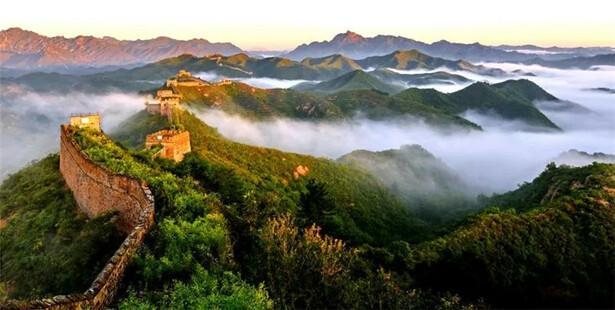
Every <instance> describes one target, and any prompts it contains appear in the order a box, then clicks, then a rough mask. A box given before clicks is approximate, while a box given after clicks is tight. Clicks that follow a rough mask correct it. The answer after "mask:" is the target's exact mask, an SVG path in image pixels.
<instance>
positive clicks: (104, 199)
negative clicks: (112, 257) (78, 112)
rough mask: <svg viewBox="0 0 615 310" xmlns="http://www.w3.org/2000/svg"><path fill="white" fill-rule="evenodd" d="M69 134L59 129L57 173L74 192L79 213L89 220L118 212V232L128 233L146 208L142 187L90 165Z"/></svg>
mask: <svg viewBox="0 0 615 310" xmlns="http://www.w3.org/2000/svg"><path fill="white" fill-rule="evenodd" d="M70 130H71V127H69V126H66V125H62V127H61V133H60V141H61V145H60V173H62V176H63V177H64V179H65V180H66V184H67V185H68V187H69V188H70V189H71V190H72V191H73V195H74V197H75V200H76V201H77V204H78V205H79V209H80V210H81V211H83V212H84V213H86V214H87V215H88V216H89V217H94V216H96V215H98V214H101V213H105V212H110V211H117V212H118V219H117V222H116V224H117V227H118V229H119V230H120V231H122V232H124V233H129V232H130V231H131V230H132V229H133V228H134V227H135V226H137V223H138V221H139V215H140V214H141V212H143V211H144V210H145V209H146V208H147V205H148V199H147V197H146V195H145V193H144V191H143V186H144V184H143V183H142V182H141V181H140V180H138V179H136V178H133V177H129V176H126V175H121V174H115V173H113V172H111V171H109V169H107V168H105V167H102V166H100V165H98V164H97V163H95V162H94V161H92V160H91V159H90V158H89V157H88V156H87V155H85V154H84V153H83V151H82V150H81V148H80V147H79V145H78V144H77V142H76V141H75V140H74V139H73V138H72V135H71V133H70Z"/></svg>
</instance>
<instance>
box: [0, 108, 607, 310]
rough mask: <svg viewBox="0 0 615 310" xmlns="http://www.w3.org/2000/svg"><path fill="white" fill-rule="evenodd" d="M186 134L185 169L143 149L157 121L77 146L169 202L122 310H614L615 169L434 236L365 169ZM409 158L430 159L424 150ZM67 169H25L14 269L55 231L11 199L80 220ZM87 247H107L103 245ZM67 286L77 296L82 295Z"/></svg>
mask: <svg viewBox="0 0 615 310" xmlns="http://www.w3.org/2000/svg"><path fill="white" fill-rule="evenodd" d="M173 125H174V126H175V127H176V128H178V129H184V130H188V131H189V132H190V137H191V144H192V149H193V152H191V153H188V154H186V157H185V158H184V160H183V161H182V162H179V163H175V162H173V161H170V160H166V159H161V158H156V157H154V156H153V155H154V153H155V152H156V150H145V149H143V145H142V141H143V140H142V139H141V138H138V137H140V136H141V135H143V134H144V133H150V132H152V131H155V130H157V129H160V128H169V126H171V124H169V123H168V122H167V121H166V118H162V117H160V116H154V115H150V114H148V113H147V112H145V111H142V112H140V113H138V114H136V115H134V116H132V117H131V118H129V120H128V121H127V122H126V123H124V124H123V125H121V126H120V127H119V128H120V131H119V132H116V133H115V134H114V135H112V136H113V137H114V138H109V137H108V136H106V135H104V134H103V133H101V132H95V131H91V130H88V129H80V130H75V131H74V132H73V133H72V134H73V137H74V138H75V140H76V141H77V143H78V144H79V145H80V147H81V148H82V149H83V151H84V152H85V153H86V154H87V155H88V156H89V157H90V158H91V159H92V160H94V161H96V162H98V163H99V164H102V165H104V166H106V167H108V168H109V169H110V170H111V171H113V172H116V173H123V174H128V175H131V176H134V177H137V178H140V179H142V180H144V181H145V182H146V183H147V184H148V187H149V188H150V189H151V191H152V193H153V195H154V199H155V205H156V219H155V220H156V225H155V226H154V229H153V230H152V231H151V232H150V233H149V234H148V236H147V238H146V240H145V243H144V246H143V248H142V250H141V251H140V252H139V253H138V255H137V257H136V258H135V261H134V263H133V265H132V266H131V268H130V270H128V272H127V273H126V275H125V278H124V280H123V286H122V287H121V289H120V291H118V295H117V298H118V300H117V303H116V304H115V305H113V306H117V307H119V308H137V307H141V308H147V309H156V308H215V307H219V308H232V309H237V308H241V309H244V308H246V309H271V308H300V309H305V308H379V309H380V308H387V309H389V308H390V309H399V308H403V309H409V308H419V309H425V308H430V309H431V308H442V309H444V308H453V309H458V308H462V307H470V308H472V307H479V306H482V307H496V308H561V307H575V308H592V307H598V308H612V307H613V306H615V305H613V300H614V298H613V297H614V295H613V294H614V291H615V288H614V287H613V283H614V282H613V279H614V274H613V272H614V270H615V266H614V264H615V262H614V261H613V259H612V258H613V257H614V254H615V242H614V241H615V166H614V165H609V164H593V165H591V166H586V167H580V168H570V167H566V166H560V167H556V166H555V165H549V166H548V167H547V168H546V170H545V171H544V172H543V173H542V174H541V175H540V176H538V177H537V178H536V179H535V180H534V181H532V182H531V183H528V184H525V185H522V186H521V187H520V188H519V189H517V190H515V191H512V192H510V193H506V194H502V195H497V196H493V197H482V198H481V199H480V202H481V203H482V205H478V206H475V207H479V208H481V210H479V211H477V213H474V214H471V215H463V214H458V215H459V216H458V217H457V218H455V219H453V220H456V221H454V222H453V223H451V222H450V221H448V222H447V223H448V224H447V225H446V226H442V225H432V226H429V225H426V224H425V221H424V220H423V219H421V216H422V214H415V213H413V212H412V211H411V209H412V208H411V207H413V206H412V205H409V203H410V202H409V201H405V202H402V201H401V200H400V199H398V198H396V197H395V196H394V195H393V193H391V191H390V190H388V189H387V187H386V185H385V184H383V182H382V181H380V180H379V179H377V178H376V177H375V176H373V175H372V174H370V173H369V172H368V171H367V170H365V169H363V168H361V167H358V166H356V165H349V164H345V163H340V162H335V161H332V160H329V159H323V158H315V157H312V156H307V155H300V154H294V153H287V152H282V151H278V150H273V149H268V148H262V147H257V146H249V145H245V144H240V143H236V142H232V141H229V140H227V139H225V138H224V137H222V136H221V135H220V134H218V133H217V131H216V130H215V129H214V128H212V127H209V126H207V125H206V124H204V123H203V122H202V121H200V120H199V119H198V118H196V117H195V116H194V115H192V114H190V113H189V112H186V111H177V114H176V117H174V122H173ZM114 139H115V140H114ZM408 153H409V155H408V156H411V157H413V156H418V157H419V158H423V159H428V158H429V156H427V154H426V153H425V152H423V151H420V150H419V149H415V150H414V152H408ZM381 155H384V156H389V155H395V156H397V155H399V154H396V152H384V153H383V154H378V156H381ZM419 155H420V156H419ZM54 161H55V162H57V157H56V159H54V158H53V157H51V159H46V160H45V161H44V162H46V163H47V164H45V165H43V166H37V168H35V169H34V170H32V169H24V170H23V171H22V172H20V174H19V175H20V177H18V178H15V177H13V178H9V179H7V181H5V183H4V184H3V185H2V187H1V189H2V190H1V191H0V194H1V195H0V198H1V199H0V207H2V208H1V210H2V214H1V216H2V221H3V222H2V223H7V222H5V221H8V224H3V225H4V227H0V233H2V238H1V240H2V242H1V243H0V245H1V246H2V255H3V259H6V258H5V256H4V255H5V254H4V253H7V251H6V249H11V252H10V253H11V255H12V256H11V257H21V258H28V257H30V256H33V255H36V254H34V253H39V252H37V251H38V249H40V246H41V245H40V244H41V240H39V239H37V238H34V239H32V238H30V237H29V236H30V235H29V234H21V233H19V231H23V229H26V228H30V227H33V226H31V225H32V223H37V222H39V221H40V219H39V218H40V216H42V214H41V213H40V212H38V211H36V210H39V209H40V207H37V208H39V209H36V208H35V209H32V208H33V207H32V206H31V205H25V206H26V208H27V209H23V210H21V209H20V208H22V205H23V204H14V203H12V200H7V197H9V198H10V197H14V196H11V195H20V196H24V195H25V196H24V197H31V198H32V199H35V200H36V199H38V200H36V201H39V202H40V206H48V207H54V208H57V207H58V205H59V202H58V201H56V200H54V198H53V197H54V196H53V195H52V196H48V195H49V194H52V193H57V197H58V199H62V201H66V202H69V203H67V206H69V207H71V203H70V199H69V198H70V197H68V198H67V196H66V194H67V192H66V191H65V190H62V189H61V182H56V181H54V180H53V178H52V179H49V178H46V177H45V176H51V175H53V174H54V173H56V175H57V167H55V168H54V164H53V163H54ZM429 162H431V163H434V164H436V163H437V162H436V161H434V159H433V158H429ZM399 163H400V164H404V161H403V160H400V161H399ZM41 167H42V168H41ZM44 167H47V168H44ZM410 170H412V169H408V171H410ZM54 171H55V172H54ZM39 179H40V181H36V180H39ZM30 180H34V181H35V182H30ZM45 180H47V181H45ZM22 181H28V182H27V183H28V184H26V182H22ZM48 181H49V182H48ZM7 182H8V183H7ZM11 190H13V191H11ZM49 190H51V191H52V192H49ZM13 192H14V193H18V194H14V193H13ZM54 195H55V194H54ZM15 197H17V196H15ZM20 199H21V200H23V198H20ZM414 203H420V202H416V201H415V202H414ZM493 205H497V206H499V207H500V208H497V207H493ZM72 206H73V207H74V205H72ZM6 210H9V211H8V212H7V211H6ZM28 210H34V212H24V211H28ZM43 210H45V212H50V211H49V210H47V208H44V209H43ZM67 210H68V209H67ZM15 214H17V215H15ZM73 215H74V214H73ZM11 216H13V218H10V217H11ZM23 219H27V220H25V221H24V220H23ZM107 220H108V218H103V219H101V220H98V221H96V222H97V223H98V224H95V225H93V226H88V225H87V224H86V226H79V225H77V226H75V227H74V228H73V226H70V227H65V226H60V228H61V229H59V228H58V229H56V228H54V229H52V230H44V229H43V230H41V231H42V232H43V233H44V234H43V236H45V238H50V237H53V235H54V234H60V235H61V234H62V233H63V232H65V231H74V232H79V231H83V232H85V233H88V232H91V231H99V230H100V229H103V230H104V228H105V227H108V224H106V223H107ZM92 222H95V221H92ZM42 223H47V224H49V223H50V222H42ZM67 223H68V224H70V225H76V224H71V223H74V222H70V221H69V222H67ZM51 224H53V223H51ZM51 224H50V225H51ZM11 225H16V226H13V228H11V229H8V228H9V227H11ZM105 225H107V226H105ZM79 227H81V228H79ZM69 228H70V229H69ZM67 229H69V230H67ZM37 235H38V234H37ZM7 236H8V237H7ZM87 236H90V237H91V236H92V235H89V234H87ZM15 240H17V241H19V242H17V243H15V242H16V241H15ZM84 240H86V241H87V240H90V241H89V242H93V243H88V244H89V245H96V240H97V239H96V238H93V239H88V238H86V239H84ZM73 243H74V241H73ZM11 244H12V245H13V246H11ZM7 245H8V246H11V247H10V248H9V247H7ZM61 248H62V247H59V249H61ZM33 251H34V252H33ZM83 257H85V256H83ZM25 261H26V262H27V261H28V260H27V259H26V260H25ZM11 266H12V265H11ZM80 266H82V265H79V264H66V265H63V267H62V268H63V269H62V270H63V272H61V273H60V272H56V273H53V274H49V273H41V274H38V275H37V279H38V281H40V282H41V284H44V283H51V282H47V281H48V279H57V278H61V279H64V278H65V277H63V276H64V275H67V276H69V275H70V276H73V275H75V274H78V269H79V268H82V267H80ZM3 268H4V267H3ZM24 268H25V267H24ZM4 275H5V273H4V272H3V273H2V276H3V277H4ZM46 277H48V278H46ZM3 281H4V278H3ZM57 283H59V284H57V285H58V287H61V288H63V289H68V286H66V287H64V285H67V284H66V283H68V282H57ZM3 285H4V284H3ZM2 287H5V286H2ZM32 289H36V288H32ZM36 293H37V292H36V291H27V292H26V294H30V295H32V296H35V295H36Z"/></svg>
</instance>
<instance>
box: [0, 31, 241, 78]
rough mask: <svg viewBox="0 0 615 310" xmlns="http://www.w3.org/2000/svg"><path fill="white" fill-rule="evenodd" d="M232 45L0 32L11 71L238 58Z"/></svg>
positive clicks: (1, 56)
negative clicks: (180, 57)
mask: <svg viewBox="0 0 615 310" xmlns="http://www.w3.org/2000/svg"><path fill="white" fill-rule="evenodd" d="M239 52H241V49H240V48H238V47H237V46H235V45H233V44H231V43H212V42H209V41H207V40H204V39H192V40H188V41H182V40H175V39H171V38H168V37H158V38H155V39H150V40H135V41H128V40H117V39H115V38H112V37H103V38H96V37H93V36H78V37H74V38H64V37H60V36H58V37H46V36H42V35H39V34H37V33H35V32H31V31H26V30H22V29H20V28H9V29H7V30H3V31H0V64H1V65H2V66H3V67H7V68H36V67H49V66H118V65H128V64H135V63H148V62H154V61H158V60H161V59H164V58H168V57H172V56H177V55H179V54H182V53H191V54H195V55H209V54H214V53H222V54H236V53H239Z"/></svg>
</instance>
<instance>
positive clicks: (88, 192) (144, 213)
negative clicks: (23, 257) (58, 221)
mask: <svg viewBox="0 0 615 310" xmlns="http://www.w3.org/2000/svg"><path fill="white" fill-rule="evenodd" d="M60 137H61V146H60V172H61V173H62V175H63V176H64V178H65V180H66V184H67V185H68V186H69V187H70V188H71V190H72V191H73V194H74V196H75V200H76V201H77V203H78V205H79V208H80V209H81V210H82V211H84V212H85V213H87V214H88V215H89V216H95V215H97V214H100V213H102V212H108V211H118V213H119V214H118V216H119V218H118V222H117V224H118V228H119V229H120V230H123V231H126V232H128V237H126V239H125V240H124V242H122V245H120V247H119V248H118V250H117V251H116V252H115V253H114V254H113V256H112V257H111V259H109V262H107V265H105V267H104V268H103V270H102V271H101V272H100V273H99V274H98V276H97V277H96V279H95V280H94V282H92V285H91V286H90V288H89V289H88V290H87V291H85V293H83V294H71V295H60V296H55V297H53V298H49V299H41V300H30V301H18V300H10V301H8V302H4V303H0V309H20V310H22V309H82V308H87V309H102V308H103V307H104V306H105V305H108V304H109V303H110V302H111V301H113V298H114V296H115V292H116V290H117V288H118V286H119V283H120V280H121V279H122V276H123V275H124V271H125V270H126V267H127V266H128V265H129V264H130V262H131V261H132V259H133V257H134V256H135V254H136V252H137V251H138V250H139V248H140V247H141V244H142V243H143V239H144V238H145V235H146V234H147V232H148V231H149V230H150V228H151V226H152V225H153V224H154V198H153V196H152V193H151V191H150V190H149V188H148V187H147V186H146V185H145V183H143V182H141V181H140V180H138V179H135V178H132V177H129V176H126V175H120V174H115V173H112V172H111V171H109V170H108V169H107V168H105V167H102V166H100V165H98V164H96V163H95V162H94V161H92V160H91V159H90V158H89V157H88V156H87V155H86V154H85V153H84V152H83V151H82V150H81V148H80V147H79V145H78V144H77V142H76V141H75V140H74V139H73V137H72V135H71V133H70V127H68V126H66V125H62V127H61V133H60Z"/></svg>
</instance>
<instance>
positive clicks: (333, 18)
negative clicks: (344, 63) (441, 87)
mask: <svg viewBox="0 0 615 310" xmlns="http://www.w3.org/2000/svg"><path fill="white" fill-rule="evenodd" d="M614 12H615V1H613V0H611V1H598V0H584V1H541V0H512V1H496V0H491V1H483V0H475V1H460V0H457V1H444V0H428V1H409V0H408V1H391V0H378V1H373V0H371V1H361V0H355V1H335V0H311V1H296V2H295V1H290V0H287V1H282V0H262V1H239V0H230V1H207V0H198V1H193V0H184V1H181V0H175V1H147V2H138V1H130V0H94V1H87V0H78V1H74V0H53V1H26V0H18V1H15V0H13V1H11V0H8V1H4V2H3V4H2V6H1V9H0V29H7V28H10V27H20V28H23V29H27V30H31V31H34V32H37V33H40V34H43V35H47V36H56V35H62V36H65V37H74V36H77V35H94V36H97V37H102V36H112V37H115V38H118V39H150V38H154V37H158V36H168V37H172V38H175V39H192V38H204V39H207V40H209V41H212V42H232V43H234V44H235V45H237V46H239V47H241V48H242V49H246V50H254V49H269V50H274V49H292V48H294V47H296V46H297V45H298V44H302V43H309V42H312V41H322V40H330V39H331V38H332V37H333V36H334V35H335V34H337V33H340V32H345V31H346V30H352V31H354V32H357V33H359V34H361V35H363V36H366V37H371V36H375V35H378V34H389V35H399V36H404V37H408V38H412V39H415V40H419V41H424V42H427V43H431V42H434V41H438V40H441V39H445V40H448V41H452V42H460V43H473V42H480V43H483V44H487V45H497V44H536V45H540V46H553V45H557V46H615V13H614Z"/></svg>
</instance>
